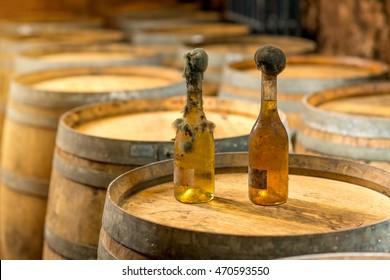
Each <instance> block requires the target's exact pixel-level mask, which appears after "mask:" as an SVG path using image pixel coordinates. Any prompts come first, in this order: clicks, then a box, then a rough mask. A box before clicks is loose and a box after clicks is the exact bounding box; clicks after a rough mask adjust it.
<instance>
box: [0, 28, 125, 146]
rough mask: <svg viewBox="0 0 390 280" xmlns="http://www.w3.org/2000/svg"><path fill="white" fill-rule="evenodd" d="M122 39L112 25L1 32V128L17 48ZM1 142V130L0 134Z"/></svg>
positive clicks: (84, 43)
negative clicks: (62, 29)
mask: <svg viewBox="0 0 390 280" xmlns="http://www.w3.org/2000/svg"><path fill="white" fill-rule="evenodd" d="M122 39H123V34H122V33H121V32H120V31H117V30H109V29H82V30H81V29H77V30H76V29H75V30H72V31H58V30H57V32H54V31H53V32H43V33H40V34H38V33H37V34H30V35H15V34H14V35H3V36H2V35H0V131H1V128H2V127H3V121H1V119H3V118H4V110H1V108H4V107H5V105H6V103H7V99H8V95H9V86H10V82H11V79H12V77H13V76H14V75H15V69H14V68H15V65H14V64H15V56H16V54H17V53H18V52H21V51H25V50H27V49H30V48H43V47H48V46H53V47H54V46H57V45H63V46H64V45H66V46H76V45H86V44H103V43H109V42H117V41H121V40H122ZM0 142H1V134H0Z"/></svg>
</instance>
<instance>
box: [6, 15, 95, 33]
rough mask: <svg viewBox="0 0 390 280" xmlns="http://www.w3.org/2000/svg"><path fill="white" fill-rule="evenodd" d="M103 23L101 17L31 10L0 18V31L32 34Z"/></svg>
mask: <svg viewBox="0 0 390 280" xmlns="http://www.w3.org/2000/svg"><path fill="white" fill-rule="evenodd" d="M102 24H103V20H102V18H99V17H91V16H80V15H76V14H73V13H60V12H54V11H51V12H50V13H48V12H46V13H37V12H31V11H30V13H28V14H23V15H22V14H21V15H19V16H18V15H13V16H12V17H3V18H2V19H1V20H0V32H5V33H8V34H33V33H39V32H48V31H54V32H55V31H59V30H70V29H78V28H96V27H101V26H102Z"/></svg>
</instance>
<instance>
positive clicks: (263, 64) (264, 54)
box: [248, 45, 289, 206]
mask: <svg viewBox="0 0 390 280" xmlns="http://www.w3.org/2000/svg"><path fill="white" fill-rule="evenodd" d="M254 59H255V62H256V65H257V68H258V69H260V70H261V71H262V76H261V109H260V114H259V116H258V119H257V120H256V122H255V124H254V126H253V128H252V130H251V132H250V134H249V142H248V157H249V164H248V165H249V166H248V173H249V174H248V176H249V178H248V185H249V198H250V200H251V201H252V202H253V203H255V204H259V205H264V206H266V205H278V204H282V203H285V202H286V201H287V198H288V145H289V142H288V136H287V132H286V129H285V127H284V125H283V123H282V121H281V119H280V117H279V114H278V108H277V87H276V83H277V78H276V77H277V75H278V74H279V73H280V72H282V71H283V69H284V68H285V66H286V58H285V55H284V53H283V52H282V51H281V50H280V49H278V48H276V47H273V46H270V45H267V46H264V47H263V48H261V49H259V50H258V51H257V52H256V54H255V57H254Z"/></svg>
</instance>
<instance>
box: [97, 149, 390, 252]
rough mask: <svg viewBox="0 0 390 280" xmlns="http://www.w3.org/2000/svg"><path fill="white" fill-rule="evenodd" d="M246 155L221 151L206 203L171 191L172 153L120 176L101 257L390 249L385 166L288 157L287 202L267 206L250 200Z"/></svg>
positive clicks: (106, 214) (112, 190)
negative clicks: (179, 197) (178, 196)
mask: <svg viewBox="0 0 390 280" xmlns="http://www.w3.org/2000/svg"><path fill="white" fill-rule="evenodd" d="M247 162H248V154H247V153H240V152H238V153H222V154H217V155H216V196H215V199H214V200H213V201H211V202H210V203H207V204H183V203H180V202H178V201H177V200H176V199H175V198H174V195H173V191H172V190H173V162H172V160H166V161H161V162H158V163H153V164H150V165H146V166H143V167H140V168H137V169H134V170H132V171H129V172H127V173H125V174H123V175H121V176H120V177H118V178H117V179H115V180H114V181H113V182H111V184H110V186H109V188H108V190H107V195H106V201H105V205H104V210H103V219H102V230H101V232H102V233H101V235H100V239H99V248H98V258H99V259H103V258H105V259H108V258H110V259H117V258H118V256H124V257H127V256H130V257H134V255H135V256H137V255H140V256H141V257H142V258H151V259H274V258H282V257H289V256H296V255H307V254H315V253H334V252H350V251H355V252H385V253H389V252H390V231H389V226H390V201H389V196H390V173H389V172H386V171H384V170H381V169H377V168H375V167H372V166H369V165H365V164H360V163H356V162H352V161H346V160H338V159H334V158H324V157H315V156H309V155H295V154H290V157H289V173H290V174H289V199H288V201H287V202H286V203H285V204H283V205H280V206H275V207H267V206H265V207H264V206H258V205H255V204H253V203H251V202H250V200H249V198H248V187H247V177H248V174H247V170H248V164H247ZM111 245H113V246H112V247H111Z"/></svg>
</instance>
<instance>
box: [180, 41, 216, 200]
mask: <svg viewBox="0 0 390 280" xmlns="http://www.w3.org/2000/svg"><path fill="white" fill-rule="evenodd" d="M184 57H185V60H186V64H185V69H184V77H185V78H186V81H187V104H186V106H185V107H184V113H183V117H182V118H180V119H177V120H176V121H175V122H174V127H175V128H176V137H175V144H174V153H175V154H174V185H175V190H174V193H175V197H176V199H177V200H179V201H181V202H184V203H202V202H208V201H210V200H212V199H213V198H214V136H213V129H214V124H213V123H212V122H210V121H208V120H207V119H206V115H205V113H204V111H203V100H202V80H203V72H204V71H205V70H206V68H207V63H208V56H207V54H206V52H205V51H204V50H203V49H200V48H197V49H194V50H192V51H189V52H187V53H186V55H185V56H184Z"/></svg>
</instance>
